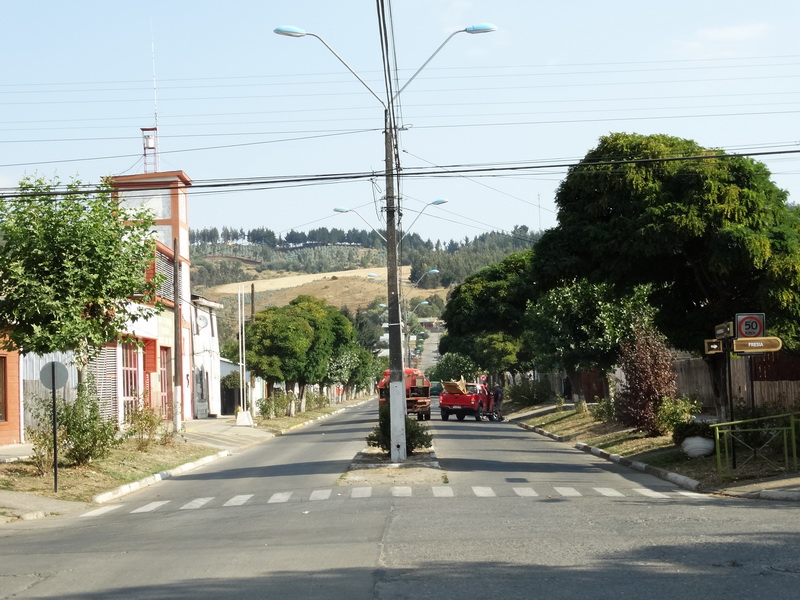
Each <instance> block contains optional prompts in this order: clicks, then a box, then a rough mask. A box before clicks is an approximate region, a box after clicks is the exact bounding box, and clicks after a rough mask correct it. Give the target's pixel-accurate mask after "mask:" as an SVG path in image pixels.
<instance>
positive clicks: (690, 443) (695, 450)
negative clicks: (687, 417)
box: [672, 421, 714, 458]
mask: <svg viewBox="0 0 800 600" xmlns="http://www.w3.org/2000/svg"><path fill="white" fill-rule="evenodd" d="M672 441H673V442H675V445H676V446H680V447H681V449H682V450H683V451H684V452H686V454H688V455H689V457H691V458H697V457H698V456H709V455H710V454H712V453H713V452H714V430H713V429H711V426H710V425H709V424H708V423H705V422H703V421H687V422H685V423H678V424H677V425H676V426H675V429H674V430H673V432H672Z"/></svg>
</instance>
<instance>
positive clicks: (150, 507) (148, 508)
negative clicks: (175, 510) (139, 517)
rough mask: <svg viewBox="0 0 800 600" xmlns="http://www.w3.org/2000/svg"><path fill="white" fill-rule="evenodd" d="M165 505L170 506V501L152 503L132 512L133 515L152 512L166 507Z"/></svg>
mask: <svg viewBox="0 0 800 600" xmlns="http://www.w3.org/2000/svg"><path fill="white" fill-rule="evenodd" d="M165 504H169V500H163V501H161V502H151V503H150V504H145V505H144V506H141V507H139V508H137V509H135V510H132V511H131V514H133V513H146V512H152V511H154V510H155V509H157V508H160V507H162V506H164V505H165Z"/></svg>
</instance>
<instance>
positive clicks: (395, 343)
mask: <svg viewBox="0 0 800 600" xmlns="http://www.w3.org/2000/svg"><path fill="white" fill-rule="evenodd" d="M496 29H497V28H496V27H495V26H494V25H491V24H489V23H481V24H479V25H472V26H470V27H466V28H465V29H459V30H458V31H455V32H453V33H452V34H450V36H449V37H448V38H447V39H446V40H445V41H444V42H443V43H442V44H441V45H440V46H439V47H438V48H437V49H436V51H435V52H434V53H433V54H432V55H431V56H430V58H428V60H426V61H425V62H424V63H423V65H422V66H421V67H420V68H419V69H417V70H416V72H415V73H414V74H413V75H412V76H411V78H410V79H409V80H408V81H407V82H406V83H405V85H403V86H402V87H401V88H400V89H399V90H398V91H397V93H396V94H394V95H393V96H390V94H391V91H390V90H389V88H388V87H387V90H386V95H387V101H386V102H384V101H383V100H382V99H381V97H380V96H378V94H376V93H375V92H374V91H373V89H372V88H371V87H369V85H367V83H366V82H365V81H364V80H363V79H361V77H359V75H358V73H356V72H355V71H354V70H353V69H352V68H351V67H350V65H348V64H347V63H346V62H345V60H344V59H343V58H342V57H341V56H339V55H338V54H337V53H336V51H334V49H333V48H331V47H330V46H329V45H328V43H327V42H326V41H325V40H323V39H322V38H321V37H320V36H318V35H317V34H314V33H310V32H308V31H305V30H304V29H300V28H299V27H294V26H288V25H287V26H282V27H278V28H276V29H275V30H274V31H275V33H276V34H278V35H282V36H287V37H292V38H299V37H306V36H311V37H314V38H316V39H318V40H319V41H320V42H321V43H322V45H323V46H325V47H326V48H327V49H328V50H329V51H330V52H331V54H333V55H334V56H335V57H336V58H337V60H338V61H339V62H340V63H342V64H343V65H344V67H345V68H346V69H347V70H348V71H350V73H352V74H353V76H354V77H355V78H356V79H358V81H359V82H360V83H361V85H363V86H364V87H365V88H367V91H369V93H370V94H372V95H373V96H374V97H375V99H376V100H378V102H379V103H380V105H381V106H382V107H383V115H384V160H385V164H386V167H385V171H386V238H385V240H386V279H387V290H388V302H389V370H390V373H391V374H390V376H389V416H390V419H389V420H390V439H391V459H392V462H394V463H398V462H403V461H404V460H405V459H406V422H405V417H406V394H405V383H404V373H403V338H402V336H403V332H402V329H401V327H402V325H401V323H400V297H399V282H398V276H397V267H398V260H397V245H398V240H397V230H396V227H397V214H396V213H397V206H396V200H397V199H396V198H395V172H396V171H395V162H394V161H395V159H394V153H393V149H394V146H395V125H394V123H393V120H392V113H393V110H390V109H391V108H393V104H394V101H395V100H396V99H397V97H398V96H399V95H400V93H401V92H402V91H403V90H405V89H406V87H408V84H409V83H411V82H412V81H413V80H414V79H415V78H416V77H417V75H419V73H420V71H422V69H424V68H425V67H426V66H427V65H428V63H429V62H430V61H431V60H433V57H434V56H436V55H437V54H438V53H439V51H440V50H441V49H442V48H443V47H444V45H445V44H446V43H447V42H449V41H450V40H451V39H452V38H453V36H455V35H457V34H459V33H469V34H477V33H489V32H492V31H495V30H496ZM384 69H385V72H384V75H385V77H386V79H385V80H386V81H387V82H388V81H390V80H391V79H392V77H391V76H392V74H391V72H389V69H390V67H389V66H388V63H386V64H385V66H384ZM398 167H399V165H398Z"/></svg>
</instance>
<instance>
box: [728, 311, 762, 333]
mask: <svg viewBox="0 0 800 600" xmlns="http://www.w3.org/2000/svg"><path fill="white" fill-rule="evenodd" d="M762 335H764V313H739V314H737V315H736V336H735V337H737V338H757V337H761V336H762Z"/></svg>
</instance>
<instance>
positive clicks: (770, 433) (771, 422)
mask: <svg viewBox="0 0 800 600" xmlns="http://www.w3.org/2000/svg"><path fill="white" fill-rule="evenodd" d="M798 425H800V415H795V414H783V415H775V416H769V417H760V418H758V419H746V420H744V421H730V422H728V423H714V424H712V425H711V428H712V429H713V430H714V441H715V443H716V448H717V473H718V474H719V475H732V474H733V469H736V468H741V467H743V466H744V465H745V464H747V463H748V462H750V461H757V460H764V461H766V462H767V463H769V464H770V465H772V466H773V467H775V468H776V469H777V470H783V471H784V472H788V471H797V439H798V429H797V428H798ZM778 442H780V446H781V448H782V454H783V466H782V467H781V465H780V464H779V460H780V454H781V452H780V451H778V452H775V449H774V448H775V446H776V445H777V443H778ZM739 449H741V450H740V451H739V452H737V450H739ZM770 451H771V452H770ZM737 458H739V459H741V460H739V461H738V463H737ZM723 459H724V460H723Z"/></svg>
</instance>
